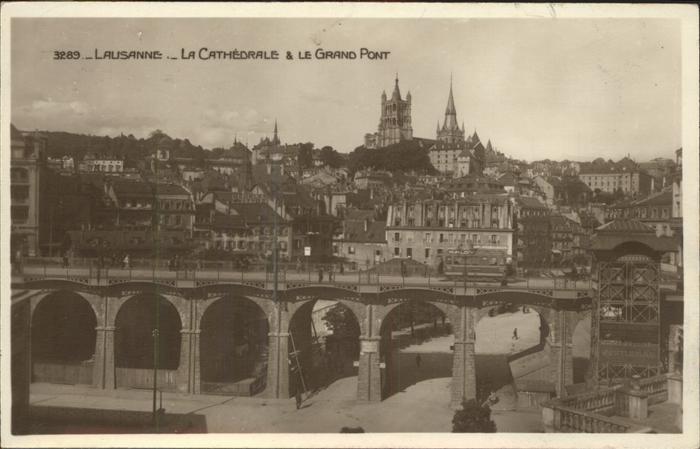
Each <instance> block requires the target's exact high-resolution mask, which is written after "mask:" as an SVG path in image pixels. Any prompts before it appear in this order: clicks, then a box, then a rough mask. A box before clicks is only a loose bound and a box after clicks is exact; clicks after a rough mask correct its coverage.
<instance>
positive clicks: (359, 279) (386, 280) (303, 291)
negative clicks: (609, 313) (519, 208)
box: [12, 260, 595, 405]
mask: <svg viewBox="0 0 700 449" xmlns="http://www.w3.org/2000/svg"><path fill="white" fill-rule="evenodd" d="M317 275H318V273H316V272H312V271H307V272H297V271H296V270H284V271H280V272H278V273H277V279H276V280H275V274H274V273H271V272H269V271H266V270H264V268H263V269H257V270H256V269H249V270H241V269H238V270H236V269H232V268H225V269H220V268H219V269H212V268H210V267H203V268H201V269H192V270H178V271H171V270H168V269H167V268H163V267H158V266H151V267H144V266H141V267H133V268H101V269H98V268H97V267H95V266H72V267H61V266H51V265H47V264H44V263H32V261H31V260H27V261H24V262H23V266H22V267H21V268H19V269H16V270H15V273H14V274H13V277H12V281H13V283H12V288H13V294H15V295H23V296H26V297H28V298H30V301H31V307H32V311H33V312H34V311H35V309H36V308H37V307H38V306H39V305H41V304H42V303H47V302H48V303H50V302H52V301H51V300H54V301H55V302H57V303H58V301H56V300H57V298H59V297H61V296H62V295H66V294H70V295H73V296H75V297H76V298H79V300H81V301H85V302H87V303H88V304H89V305H90V308H91V309H92V312H93V313H94V322H95V323H96V326H95V330H96V331H95V337H94V338H95V342H94V355H93V358H92V373H91V374H90V376H89V377H90V378H91V379H92V382H91V383H92V384H93V385H94V386H96V387H97V388H104V389H112V388H116V387H118V386H128V382H126V383H125V380H124V379H123V377H124V376H125V374H124V373H125V369H126V368H119V367H115V359H118V358H119V357H118V351H117V350H116V349H115V331H116V332H117V333H118V332H119V329H121V327H120V323H119V322H118V318H119V315H120V311H122V309H123V308H125V307H126V306H129V305H130V303H131V302H133V300H134V298H137V297H138V298H142V297H144V296H148V297H151V298H153V297H157V298H160V299H159V301H164V304H166V306H168V307H172V308H173V310H174V311H176V312H177V313H175V314H173V316H174V317H175V318H174V319H175V320H177V319H178V318H179V321H180V323H179V328H180V329H179V335H180V339H179V340H180V341H179V347H180V353H179V357H178V360H179V361H178V363H177V366H174V367H172V369H171V371H170V372H167V373H165V374H163V376H164V379H165V382H166V387H170V388H172V389H174V390H177V391H180V392H185V393H192V394H197V393H200V392H201V385H202V379H201V369H200V363H201V356H202V351H201V350H200V337H201V335H200V334H201V332H202V321H203V318H205V317H206V313H207V309H209V308H210V306H212V305H214V304H215V303H217V302H219V301H224V300H229V301H234V302H237V303H241V304H242V303H244V302H245V303H247V304H250V305H252V306H253V307H254V308H257V310H258V311H259V312H260V317H262V321H263V323H262V325H263V326H264V328H266V330H267V342H266V343H267V348H266V351H265V357H266V361H267V370H266V375H265V379H264V380H265V382H264V384H265V391H266V395H267V396H269V397H278V398H279V397H289V394H290V374H289V363H288V356H287V354H288V353H289V349H290V347H289V346H290V343H289V336H290V332H291V329H292V327H295V328H298V322H299V320H303V319H310V313H311V309H312V307H313V303H314V302H315V301H316V300H318V299H325V300H335V301H338V303H340V304H342V305H344V306H345V307H347V308H348V309H349V310H350V311H351V312H352V315H353V316H354V318H355V319H356V320H357V323H358V324H359V328H360V336H359V340H360V342H359V347H360V354H359V361H358V366H359V371H358V392H357V398H358V399H359V400H365V401H379V400H381V398H382V368H383V366H382V365H383V363H382V354H381V348H380V347H381V345H380V343H381V341H382V338H383V336H384V335H385V333H383V332H384V330H385V329H384V328H383V327H382V325H383V324H384V322H385V321H387V316H388V315H389V313H390V312H391V311H392V310H393V309H395V308H397V307H398V306H400V305H401V304H404V303H407V302H411V301H421V302H426V303H430V304H432V305H434V306H435V307H437V308H438V309H439V310H440V311H441V312H442V313H443V314H444V315H445V316H446V317H447V319H448V320H449V322H450V324H451V327H452V332H453V334H454V338H455V343H454V346H453V368H452V378H453V379H452V394H451V398H452V403H453V405H458V404H459V403H460V402H461V401H462V399H463V398H473V397H475V396H476V379H475V364H474V363H475V362H474V344H475V338H476V335H475V328H476V323H477V322H478V320H479V319H480V318H481V317H482V316H484V315H485V314H487V313H488V309H489V308H491V307H492V306H494V305H499V304H504V303H511V304H518V305H527V306H528V307H530V308H531V309H534V310H535V311H537V312H538V313H539V314H540V316H541V318H542V320H543V322H544V323H545V326H546V335H544V334H543V336H544V337H545V345H544V350H545V351H547V352H548V354H549V360H551V363H550V365H551V366H550V367H549V370H548V374H546V377H547V379H546V380H549V381H550V382H552V384H553V385H554V387H555V390H556V391H557V394H558V395H565V386H566V385H569V384H571V383H573V356H572V352H571V345H572V336H573V331H574V328H575V327H576V324H577V323H578V322H579V321H580V320H582V319H583V318H584V317H585V316H586V315H587V314H589V313H590V307H591V298H592V295H593V289H594V288H595V285H594V284H593V283H592V282H591V281H589V280H586V281H564V280H561V279H542V278H531V279H514V280H509V282H508V284H507V285H498V283H486V282H470V281H468V280H448V279H445V278H435V277H432V276H429V275H428V276H415V275H412V276H408V277H401V276H388V275H378V274H376V273H371V272H362V271H358V272H344V273H342V274H341V273H339V272H335V273H333V277H332V280H330V279H329V278H328V272H325V273H324V274H323V279H320V276H317ZM275 287H276V288H275ZM151 301H152V300H151ZM214 310H215V308H212V311H214ZM57 312H58V311H57ZM306 315H309V316H308V317H306ZM295 323H297V324H295ZM176 324H177V323H176ZM176 324H175V325H174V327H177V325H176ZM33 331H34V332H37V331H39V332H41V329H33ZM149 332H150V330H149ZM294 335H295V337H296V333H295V334H294ZM89 344H90V346H92V342H90V343H89ZM120 376H121V377H122V379H120V378H119V377H120ZM83 377H84V376H83ZM146 383H147V382H146ZM132 386H133V385H132Z"/></svg>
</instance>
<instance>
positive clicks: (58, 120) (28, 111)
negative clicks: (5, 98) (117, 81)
mask: <svg viewBox="0 0 700 449" xmlns="http://www.w3.org/2000/svg"><path fill="white" fill-rule="evenodd" d="M12 121H13V123H15V124H16V125H17V126H19V127H20V128H27V129H45V130H57V131H59V130H60V131H68V132H80V133H86V134H95V135H118V134H120V133H125V134H134V135H147V134H148V132H150V131H152V130H153V129H155V128H157V127H158V126H159V125H160V120H158V119H157V118H155V117H151V116H144V115H138V114H130V113H125V112H124V111H119V110H116V109H110V108H107V109H101V108H100V109H98V108H95V107H93V106H91V105H90V104H88V103H87V102H84V101H56V100H53V99H51V98H47V99H37V100H33V101H31V102H30V103H28V104H24V105H18V106H16V107H13V114H12Z"/></svg>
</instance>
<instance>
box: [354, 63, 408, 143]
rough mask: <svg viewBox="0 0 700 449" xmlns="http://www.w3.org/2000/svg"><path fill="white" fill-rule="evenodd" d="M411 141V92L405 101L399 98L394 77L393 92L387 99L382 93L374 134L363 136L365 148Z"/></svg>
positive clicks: (397, 85)
mask: <svg viewBox="0 0 700 449" xmlns="http://www.w3.org/2000/svg"><path fill="white" fill-rule="evenodd" d="M412 139H413V127H412V126H411V92H410V91H409V92H408V93H407V94H406V99H405V100H404V99H402V98H401V90H399V75H398V74H397V75H396V82H395V84H394V92H393V93H392V94H391V99H387V96H386V91H384V92H382V110H381V115H380V118H379V126H378V128H377V132H376V133H373V134H372V133H368V134H365V147H366V148H383V147H386V146H389V145H393V144H395V143H399V142H401V141H405V140H412Z"/></svg>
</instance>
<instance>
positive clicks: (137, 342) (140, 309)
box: [114, 293, 184, 390]
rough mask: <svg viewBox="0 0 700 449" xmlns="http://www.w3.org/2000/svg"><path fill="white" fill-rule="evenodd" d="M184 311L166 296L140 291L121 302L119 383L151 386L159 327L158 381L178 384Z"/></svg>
mask: <svg viewBox="0 0 700 449" xmlns="http://www.w3.org/2000/svg"><path fill="white" fill-rule="evenodd" d="M183 317H184V316H183V314H182V313H181V311H180V310H178V307H177V306H176V305H175V303H173V301H172V300H171V299H169V298H167V297H166V296H164V295H158V294H154V293H141V294H137V295H134V296H132V297H130V298H128V299H126V300H123V301H120V304H119V307H118V309H117V312H116V315H115V317H114V327H115V335H114V360H115V370H116V386H117V387H132V388H152V386H153V368H154V363H155V360H154V358H155V356H156V352H155V349H156V348H155V344H154V336H153V333H154V330H155V329H158V343H159V344H158V351H157V354H158V376H159V378H158V384H159V387H160V388H162V389H165V390H173V389H175V388H176V387H177V380H178V379H177V376H176V372H177V369H178V368H179V366H180V349H181V335H180V331H181V330H182V323H183V321H184V320H183Z"/></svg>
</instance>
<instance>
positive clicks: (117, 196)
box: [105, 179, 195, 233]
mask: <svg viewBox="0 0 700 449" xmlns="http://www.w3.org/2000/svg"><path fill="white" fill-rule="evenodd" d="M105 191H106V193H107V195H108V196H109V198H110V199H111V200H112V202H113V204H114V205H115V206H116V209H117V215H116V222H115V225H116V226H117V227H127V228H132V229H142V228H151V227H153V226H154V225H157V226H159V228H160V229H179V230H183V231H187V232H189V233H191V232H192V228H193V225H194V215H195V211H194V203H193V201H192V196H191V195H190V193H189V192H188V191H187V190H185V189H184V188H183V187H181V186H178V185H174V184H153V183H149V182H143V181H125V180H120V179H116V180H113V181H109V182H107V183H105ZM156 206H157V207H156Z"/></svg>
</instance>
